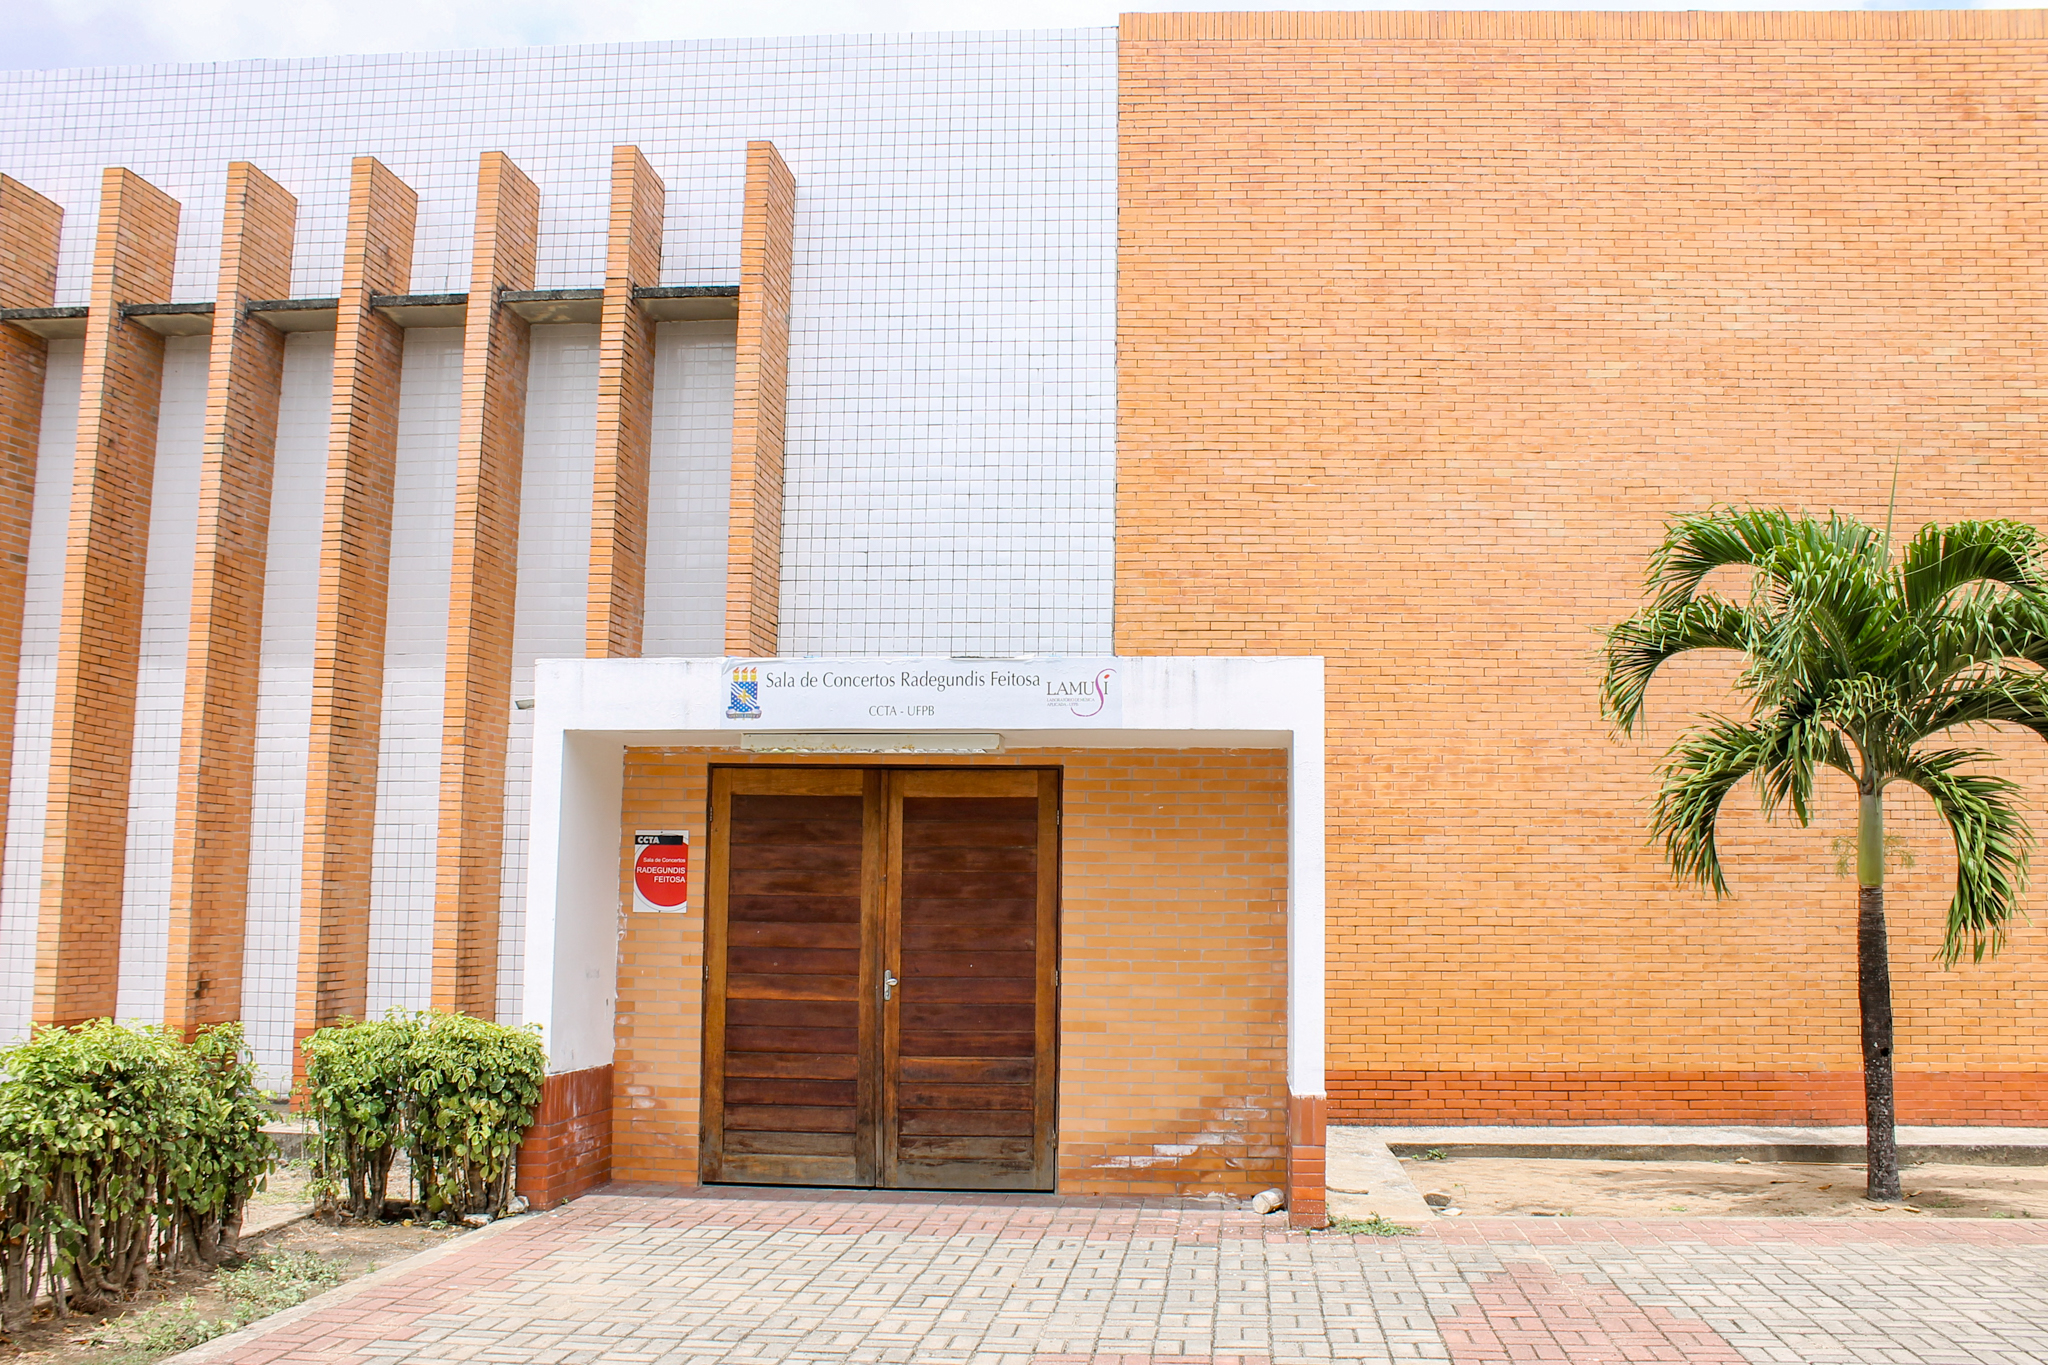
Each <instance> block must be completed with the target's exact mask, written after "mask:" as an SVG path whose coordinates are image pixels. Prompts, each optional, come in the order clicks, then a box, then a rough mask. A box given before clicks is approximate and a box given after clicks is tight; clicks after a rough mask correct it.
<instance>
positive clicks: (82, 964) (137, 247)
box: [33, 167, 179, 1024]
mask: <svg viewBox="0 0 2048 1365" xmlns="http://www.w3.org/2000/svg"><path fill="white" fill-rule="evenodd" d="M178 212H179V210H178V204H177V201H176V200H173V199H172V198H170V197H169V196H168V195H166V194H165V193H164V192H163V191H161V190H159V189H157V188H156V187H155V186H153V185H151V184H150V183H149V182H148V181H146V180H144V179H142V177H140V176H138V175H136V174H134V173H133V172H131V171H127V170H123V169H121V168H119V167H109V168H108V169H107V171H106V173H105V174H104V175H103V176H102V177H101V180H100V218H99V227H98V232H97V235H96V238H95V242H94V246H93V268H92V297H91V302H90V304H89V313H88V316H87V319H86V333H85V369H84V378H83V381H82V382H81V384H80V389H79V403H78V462H77V467H76V474H75V476H74V479H73V483H72V493H71V520H70V527H69V532H68V534H67V536H66V538H65V547H64V589H63V608H62V613H63V614H62V620H61V623H60V626H59V633H58V641H57V685H56V698H55V705H54V707H53V710H52V719H51V726H50V777H49V797H48V801H47V805H46V807H45V810H46V816H45V824H44V840H43V876H42V899H41V914H40V916H39V918H38V921H37V929H36V984H35V1003H34V1005H33V1018H34V1020H35V1022H37V1023H39V1024H73V1023H78V1022H80V1021H82V1020H86V1019H97V1018H105V1017H110V1016H112V1014H113V1013H114V1003H115V992H116V988H117V986H118V984H119V981H118V978H119V961H118V959H119V955H120V947H121V882H122V876H123V873H124V870H125V868H124V856H123V855H124V853H125V852H126V846H127V834H128V776H129V767H130V763H131V760H132V758H133V755H134V747H135V677H136V672H135V670H136V653H137V650H138V647H139V646H140V644H141V636H142V587H143V582H142V577H143V570H144V559H145V557H146V551H147V549H148V544H149V495H150V481H151V477H152V476H153V474H154V473H155V470H156V427H157V400H158V397H159V395H160V392H161V389H162V385H163V366H164V342H163V338H162V337H160V336H158V335H157V334H156V333H154V332H152V331H150V330H149V329H148V328H146V327H144V326H142V325H141V324H140V323H138V322H135V321H134V320H132V319H130V318H128V317H126V316H125V315H124V314H123V313H122V305H123V304H129V303H162V302H166V301H167V300H168V299H169V297H170V289H171V267H172V263H173V259H174V257H175V255H176V252H177V242H178Z"/></svg>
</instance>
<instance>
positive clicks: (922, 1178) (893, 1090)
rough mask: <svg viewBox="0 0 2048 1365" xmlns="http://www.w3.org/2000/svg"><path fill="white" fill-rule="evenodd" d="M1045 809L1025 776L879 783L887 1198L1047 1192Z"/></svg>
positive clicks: (1043, 778) (1049, 843)
mask: <svg viewBox="0 0 2048 1365" xmlns="http://www.w3.org/2000/svg"><path fill="white" fill-rule="evenodd" d="M1053 799H1054V791H1053V786H1052V781H1051V775H1050V774H1041V773H1038V772H1033V771H1020V770H1012V771H1008V772H972V771H958V770H954V771H944V772H922V773H913V772H905V773H898V774H892V780H891V787H890V792H889V807H888V809H889V814H890V816H891V829H890V836H889V848H890V877H889V887H890V890H889V897H888V899H889V921H890V925H891V928H892V943H891V956H892V960H893V962H894V964H895V965H894V970H895V972H896V974H897V976H898V977H899V978H900V979H901V982H902V984H901V986H900V988H899V990H898V992H897V997H896V1000H895V1002H894V1006H893V1010H892V1011H891V1014H890V1017H889V1026H890V1027H889V1028H888V1030H887V1032H886V1034H885V1038H886V1041H885V1047H886V1048H887V1050H888V1067H889V1071H888V1074H887V1076H886V1077H885V1083H884V1096H885V1103H884V1112H885V1122H886V1124H887V1128H886V1131H885V1132H884V1134H883V1144H882V1153H883V1175H884V1179H885V1180H886V1181H887V1182H888V1183H890V1184H892V1185H898V1186H908V1187H913V1188H927V1189H931V1188H937V1189H1050V1188H1051V1186H1052V1169H1051V1160H1050V1155H1051V1150H1052V1114H1051V1097H1052V1090H1051V1074H1052V1067H1053V1057H1052V1055H1051V1047H1050V1041H1051V1037H1052V1030H1051V1027H1050V1015H1051V1010H1052V998H1051V992H1050V989H1049V986H1050V973H1049V963H1050V961H1051V960H1052V958H1053V955H1054V954H1055V953H1056V951H1057V945H1056V944H1055V942H1054V941H1053V931H1054V925H1055V923H1056V921H1055V920H1054V918H1053V909H1054V907H1053V905H1052V902H1051V894H1052V890H1053V887H1054V885H1055V882H1054V869H1055V868H1056V862H1057V857H1058V850H1057V843H1056V839H1055V837H1054V836H1053V833H1052V829H1053V826H1052V823H1051V820H1052V811H1053V809H1054V807H1053ZM961 1144H979V1145H968V1146H963V1145H961Z"/></svg>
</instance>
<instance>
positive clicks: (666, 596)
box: [641, 322, 733, 656]
mask: <svg viewBox="0 0 2048 1365" xmlns="http://www.w3.org/2000/svg"><path fill="white" fill-rule="evenodd" d="M732 378H733V325H732V324H731V323H729V322H666V323H663V324H662V325H661V326H660V327H657V328H656V329H655V352H654V428H653V433H652V440H651V442H650V445H651V449H650V451H649V461H648V471H647V616H646V621H645V626H644V634H643V636H642V639H641V652H642V653H644V654H647V655H650V656H657V655H664V654H668V655H699V654H723V653H725V517H726V505H727V502H728V501H729V499H730V497H731V494H732Z"/></svg>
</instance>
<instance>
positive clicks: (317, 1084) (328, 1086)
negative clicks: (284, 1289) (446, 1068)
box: [299, 1012, 413, 1218]
mask: <svg viewBox="0 0 2048 1365" xmlns="http://www.w3.org/2000/svg"><path fill="white" fill-rule="evenodd" d="M412 1032H413V1029H412V1027H411V1024H410V1021H409V1020H408V1019H407V1018H406V1017H405V1016H402V1015H399V1014H397V1013H395V1012H394V1013H393V1015H392V1016H391V1017H390V1018H387V1019H377V1020H371V1021H368V1022H365V1023H356V1022H354V1021H352V1020H344V1021H343V1022H341V1023H339V1024H336V1025H334V1026H332V1027H330V1028H323V1029H320V1030H319V1031H317V1032H315V1033H314V1034H312V1035H311V1036H310V1037H308V1038H307V1039H306V1041H305V1042H303V1043H301V1044H300V1045H299V1048H300V1051H301V1052H303V1053H304V1054H305V1058H306V1083H305V1086H304V1088H303V1089H302V1090H301V1091H300V1095H301V1097H302V1099H303V1107H304V1110H305V1115H306V1118H307V1120H308V1121H309V1122H310V1123H311V1124H312V1128H311V1129H310V1130H309V1131H308V1133H307V1139H308V1141H307V1155H308V1157H310V1158H311V1160H312V1166H313V1197H314V1200H315V1202H316V1203H317V1204H318V1206H319V1208H320V1210H321V1212H323V1213H340V1214H343V1215H345V1216H347V1217H351V1218H375V1217H377V1216H378V1214H379V1213H381V1212H382V1211H383V1208H384V1198H385V1189H386V1187H387V1186H388V1185H389V1184H390V1181H391V1163H392V1161H393V1160H394V1159H396V1157H397V1156H398V1152H399V1144H400V1141H401V1140H402V1138H403V1136H404V1133H405V1095H406V1085H405V1076H406V1070H407V1066H406V1051H407V1049H408V1047H409V1046H410V1043H411V1038H412Z"/></svg>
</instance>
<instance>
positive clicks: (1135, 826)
mask: <svg viewBox="0 0 2048 1365" xmlns="http://www.w3.org/2000/svg"><path fill="white" fill-rule="evenodd" d="M735 761H744V760H743V759H742V758H741V757H740V756H739V755H737V754H735V753H734V752H732V751H730V750H723V751H717V752H712V751H706V750H698V751H688V750H675V749H634V750H629V751H628V753H627V761H626V778H625V781H626V786H625V829H626V837H627V846H626V847H623V848H622V849H621V852H620V888H621V892H620V894H621V905H622V906H623V905H625V904H627V903H628V900H627V898H628V897H629V896H630V884H629V881H628V875H629V869H630V866H631V851H630V839H631V834H632V831H633V830H634V829H636V828H639V829H687V830H689V831H690V832H691V841H692V845H693V847H696V848H702V847H703V846H704V840H705V837H706V833H705V826H704V815H705V809H706V798H705V789H706V773H707V770H708V767H709V765H710V764H711V763H714V762H716V763H731V762H735ZM822 761H827V762H829V761H830V760H822ZM874 761H876V762H885V763H886V762H895V761H900V760H892V759H879V760H874ZM974 761H975V762H978V763H980V762H997V763H1003V764H1023V765H1034V766H1045V765H1057V766H1058V767H1060V768H1061V770H1062V780H1061V807H1062V831H1061V878H1060V934H1061V941H1060V1056H1059V1068H1060V1070H1059V1152H1060V1155H1059V1188H1060V1190H1061V1192H1063V1193H1069V1194H1076V1193H1079V1194H1200V1193H1210V1192H1227V1193H1230V1194H1236V1195H1249V1194H1252V1193H1255V1192H1256V1191H1258V1190H1261V1189H1264V1188H1267V1187H1268V1186H1274V1185H1281V1184H1283V1183H1284V1182H1285V1180H1286V1175H1287V1155H1288V1154H1287V1150H1286V1149H1287V1138H1288V1123H1287V1119H1288V1114H1287V1083H1286V1073H1285V1054H1286V999H1285V989H1286V954H1285V940H1286V896H1287V890H1286V887H1287V873H1286V844H1287V813H1286V785H1287V783H1286V762H1285V756H1284V755H1282V754H1278V753H1270V752H1265V751H1259V750H1247V751H1231V750H1142V749H1139V750H1127V751H1122V750H1102V751H1089V752H1075V751H1068V750H1035V751H1034V750H1024V749H1020V750H1017V751H1015V752H1011V753H1005V754H1003V755H1001V756H1000V757H997V758H992V759H985V760H984V759H977V760H974ZM944 762H946V760H944V759H934V760H932V761H931V762H929V763H927V762H923V761H922V760H920V762H919V766H933V765H935V764H938V763H944ZM702 895H703V888H702V886H701V883H700V884H693V885H692V887H691V892H690V896H691V900H690V904H691V913H690V914H689V915H667V914H628V915H626V917H625V923H624V936H623V938H622V939H621V940H620V957H619V1022H618V1039H617V1053H616V1057H615V1061H614V1066H615V1068H616V1079H617V1087H618V1089H617V1100H616V1108H615V1110H614V1112H613V1117H612V1131H613V1143H614V1145H613V1149H612V1173H613V1175H614V1177H615V1178H617V1179H620V1180H655V1181H669V1182H681V1183H694V1182H695V1180H696V1178H697V1121H698V1111H697V1105H698V1098H699V1052H698V1048H699V1029H700V1021H701V1015H702V1009H703V1001H702V995H701V990H700V985H701V978H702V971H703V958H702V942H703V940H702V931H703V919H702V906H703V901H702ZM1316 1155H1317V1157H1318V1158H1320V1152H1319V1151H1318V1152H1317V1154H1316ZM1320 1186H1321V1182H1320V1180H1319V1179H1318V1180H1317V1181H1316V1192H1317V1195H1318V1197H1319V1196H1320Z"/></svg>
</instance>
